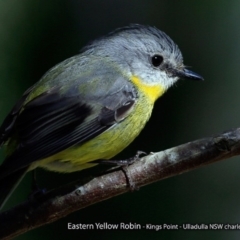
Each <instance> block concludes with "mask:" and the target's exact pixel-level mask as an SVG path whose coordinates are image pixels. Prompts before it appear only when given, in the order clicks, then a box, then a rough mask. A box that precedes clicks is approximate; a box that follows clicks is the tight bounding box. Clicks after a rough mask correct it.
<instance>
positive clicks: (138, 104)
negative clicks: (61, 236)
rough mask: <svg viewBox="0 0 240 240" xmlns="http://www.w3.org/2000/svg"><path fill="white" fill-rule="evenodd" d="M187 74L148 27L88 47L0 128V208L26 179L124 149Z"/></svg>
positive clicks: (175, 52)
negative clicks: (0, 150) (0, 148)
mask: <svg viewBox="0 0 240 240" xmlns="http://www.w3.org/2000/svg"><path fill="white" fill-rule="evenodd" d="M179 78H186V79H196V80H203V79H202V77H201V76H199V75H198V74H196V73H194V72H192V71H190V70H187V69H186V68H185V66H184V64H183V58H182V54H181V52H180V50H179V48H178V46H177V45H176V44H175V43H174V42H173V41H172V40H171V39H170V38H169V37H168V36H167V35H166V34H165V33H164V32H162V31H160V30H158V29H157V28H155V27H149V26H143V25H138V24H134V25H130V26H128V27H123V28H119V29H117V30H115V31H114V32H111V33H110V34H108V35H106V36H105V37H102V38H100V39H98V40H95V41H93V42H91V43H90V44H89V45H87V46H86V47H84V48H83V49H82V50H81V53H80V54H78V55H76V56H73V57H71V58H69V59H67V60H65V61H63V62H61V63H59V64H57V65H56V66H55V67H53V68H52V69H50V70H49V71H48V72H47V73H46V74H45V75H44V76H43V77H42V78H41V79H40V81H38V82H37V83H36V84H35V85H33V86H32V87H31V88H29V89H28V90H27V91H26V92H25V93H24V94H23V96H22V98H21V99H20V100H19V101H18V102H17V103H16V105H15V106H14V107H13V109H12V111H11V112H10V113H9V115H8V116H7V117H6V119H5V120H4V122H3V123H2V126H1V128H0V145H5V146H6V155H7V156H6V159H5V160H4V162H3V163H2V165H1V166H0V206H3V204H4V203H5V201H6V200H7V198H8V196H9V195H10V193H11V192H12V191H13V189H14V188H15V186H16V185H17V184H18V183H19V181H20V180H21V179H22V177H23V176H24V175H25V173H26V172H28V171H31V170H33V169H35V168H37V167H42V168H45V169H47V170H50V171H55V172H64V173H66V172H75V171H79V170H82V169H84V168H89V167H92V166H94V165H96V163H94V161H95V160H99V159H110V158H112V157H113V156H115V155H116V154H117V153H119V152H121V151H122V150H123V149H124V148H125V147H127V146H128V145H129V144H130V143H131V142H132V141H133V140H134V139H135V138H136V137H137V136H138V134H139V133H140V131H141V130H142V129H143V127H144V126H145V124H146V122H147V121H148V120H149V118H150V116H151V113H152V109H153V105H154V102H155V101H156V100H157V99H158V98H159V97H160V96H162V94H163V93H164V92H165V91H166V90H167V89H168V88H169V87H171V86H172V85H173V84H174V83H175V82H176V81H177V80H178V79H179Z"/></svg>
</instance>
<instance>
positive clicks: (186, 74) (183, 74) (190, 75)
mask: <svg viewBox="0 0 240 240" xmlns="http://www.w3.org/2000/svg"><path fill="white" fill-rule="evenodd" d="M175 74H176V75H177V76H178V77H180V78H183V79H190V80H201V81H203V80H204V79H203V77H202V76H200V75H198V74H197V73H195V72H193V71H190V70H188V69H186V68H185V69H183V70H181V71H177V72H176V73H175Z"/></svg>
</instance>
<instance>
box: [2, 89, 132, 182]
mask: <svg viewBox="0 0 240 240" xmlns="http://www.w3.org/2000/svg"><path fill="white" fill-rule="evenodd" d="M126 99H129V98H126ZM129 103H130V104H129ZM133 105H134V100H131V101H129V100H128V101H127V104H124V105H123V106H118V107H117V108H116V109H110V108H108V107H105V106H101V105H100V104H99V103H98V104H93V103H86V102H84V101H83V100H81V99H80V98H79V96H64V95H60V94H59V93H58V92H57V91H55V92H54V91H52V92H47V93H43V94H41V95H40V96H38V97H36V98H35V99H33V100H32V101H30V102H29V103H27V104H26V105H25V106H24V108H23V110H22V111H21V113H20V114H19V116H18V117H17V119H16V121H15V125H14V126H15V129H16V133H17V137H18V139H17V141H18V145H17V147H16V150H15V151H14V152H13V153H12V154H11V155H10V156H8V157H7V159H6V160H5V161H4V163H3V164H2V166H1V167H0V178H4V177H6V176H8V175H9V174H11V173H13V172H16V171H18V170H20V169H22V168H25V167H27V166H28V165H30V164H31V163H32V162H34V161H37V160H40V159H43V158H46V157H49V156H51V155H54V154H56V153H58V152H60V151H62V150H65V149H67V148H69V147H72V146H74V145H79V144H82V143H84V142H86V141H88V140H90V139H92V138H94V137H95V136H97V135H99V134H101V133H102V132H104V131H106V130H107V129H108V128H109V127H111V126H112V125H113V124H115V123H116V122H118V121H121V120H123V118H124V112H125V117H126V116H127V115H128V112H129V111H130V109H131V108H132V107H133ZM89 116H90V117H89ZM88 117H89V118H88ZM86 118H88V119H87V120H86ZM85 120H86V121H85ZM13 166H14V167H13Z"/></svg>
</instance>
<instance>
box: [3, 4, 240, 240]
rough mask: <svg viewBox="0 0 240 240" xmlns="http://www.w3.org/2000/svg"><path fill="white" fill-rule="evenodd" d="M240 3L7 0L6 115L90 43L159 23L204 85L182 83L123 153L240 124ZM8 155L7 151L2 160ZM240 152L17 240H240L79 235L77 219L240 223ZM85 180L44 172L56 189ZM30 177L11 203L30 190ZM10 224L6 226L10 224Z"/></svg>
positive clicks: (171, 234)
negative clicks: (42, 79)
mask: <svg viewBox="0 0 240 240" xmlns="http://www.w3.org/2000/svg"><path fill="white" fill-rule="evenodd" d="M239 22H240V2H239V1H237V0H230V1H223V0H219V1H206V0H204V1H203V0H201V1H200V0H195V1H191V0H182V1H176V0H175V1H174V0H161V1H160V0H142V1H137V0H132V1H127V0H115V1H112V0H102V1H98V0H81V1H80V0H79V1H77V0H58V1H53V0H49V1H40V0H35V1H31V0H21V1H19V0H8V1H4V0H0V86H1V87H0V120H1V121H2V120H3V119H4V117H5V116H6V114H7V113H8V111H9V110H10V109H11V107H12V106H13V104H14V103H15V101H17V99H18V98H19V97H20V96H21V94H22V93H23V92H24V91H25V90H26V89H27V88H28V87H29V86H31V85H32V84H34V83H35V82H36V81H38V80H39V78H40V77H41V76H42V75H43V74H44V73H45V72H46V71H47V70H48V69H49V68H50V67H52V66H54V65H55V64H57V63H58V62H60V61H62V60H64V59H66V58H68V57H70V56H72V55H74V54H77V53H78V51H79V50H80V48H81V47H82V46H84V45H85V44H86V43H87V42H88V41H89V40H93V39H95V38H96V37H99V36H101V35H104V34H106V33H108V32H109V31H111V30H113V29H115V28H117V27H120V26H124V25H127V24H129V23H142V24H148V25H154V26H156V27H158V28H159V29H161V30H163V31H165V32H166V33H167V34H168V35H169V36H170V37H171V38H172V39H173V40H174V41H175V42H176V43H177V44H178V45H179V47H180V49H181V51H182V53H183V56H184V59H185V64H186V65H188V66H192V69H193V70H194V71H196V72H197V73H199V74H201V75H202V76H203V77H204V78H205V81H204V82H191V81H185V82H183V81H182V82H179V83H178V84H177V85H176V86H175V87H173V88H172V89H171V90H169V92H168V93H167V94H166V95H164V97H162V98H161V99H159V100H158V102H157V104H156V105H155V108H154V113H153V115H152V118H151V120H150V122H149V123H148V124H147V126H146V128H145V129H144V131H143V132H142V133H141V135H140V136H139V137H138V138H137V139H136V140H135V141H134V143H133V144H131V146H130V147H128V148H127V149H126V150H125V151H124V152H123V153H121V154H120V155H119V156H117V158H118V159H121V158H127V157H130V156H133V155H134V154H135V152H136V151H137V150H144V151H147V152H150V151H152V152H156V151H160V150H163V149H166V148H169V147H172V146H176V145H179V144H182V143H185V142H188V141H192V140H195V139H198V138H202V137H207V136H212V135H214V134H217V133H220V132H222V131H225V130H229V129H231V128H235V127H239V126H240V113H239V111H238V110H239V103H240V94H239V92H240V80H239V79H240V77H239V68H240V44H239V43H240V28H239ZM1 159H3V157H2V158H1ZM238 169H240V163H239V158H233V159H230V160H227V161H223V162H219V163H215V164H212V165H210V166H206V167H203V168H200V169H197V170H195V171H191V172H188V173H186V174H183V175H180V176H176V177H172V178H169V179H166V180H164V181H161V182H159V183H155V184H152V185H150V186H146V187H144V188H141V189H140V191H136V192H133V193H127V194H124V195H122V196H118V197H116V198H113V199H110V200H107V201H105V202H102V203H99V204H96V205H94V206H91V207H88V208H86V209H84V210H81V211H78V212H75V213H74V214H71V215H69V216H68V217H66V218H64V219H62V220H60V221H57V222H55V223H52V224H50V225H47V226H44V227H41V228H38V229H36V230H33V231H30V232H28V233H26V234H24V235H22V236H20V237H18V238H17V239H19V240H22V239H24V240H25V239H45V240H47V239H66V238H69V239H84V238H85V239H86V238H87V239H95V238H96V239H123V238H125V239H146V238H147V237H148V238H150V239H160V238H161V239H168V240H171V239H196V240H198V239H202V238H203V237H204V238H205V239H206V240H207V239H219V240H221V239H226V237H228V239H239V235H240V233H239V232H238V231H184V230H179V231H176V230H175V231H158V232H156V231H150V230H149V231H147V230H141V231H130V230H128V231H92V230H90V231H83V230H82V231H69V230H67V223H68V222H72V223H95V222H108V223H120V222H126V223H128V222H133V223H140V224H145V223H152V224H163V223H169V224H182V223H191V224H195V223H199V224H200V223H206V224H207V223H230V224H234V223H240V207H239V202H240V192H239V188H240V183H239V182H240V181H239V180H240V177H239V174H238V173H239V170H238ZM78 176H81V173H77V174H69V175H61V174H56V173H49V172H45V171H43V170H39V171H38V182H39V185H40V186H41V187H45V188H47V189H50V188H52V187H54V186H56V185H61V184H64V183H65V182H69V181H71V180H73V179H76V178H77V177H78ZM30 177H31V176H29V174H28V176H26V177H25V179H24V181H23V182H22V184H21V185H20V186H19V188H18V189H17V191H16V193H15V194H14V195H13V197H12V198H11V200H10V201H9V205H8V207H9V206H11V205H13V204H16V203H18V202H20V201H22V200H24V199H26V197H27V196H28V194H29V192H30ZM0 227H1V223H0Z"/></svg>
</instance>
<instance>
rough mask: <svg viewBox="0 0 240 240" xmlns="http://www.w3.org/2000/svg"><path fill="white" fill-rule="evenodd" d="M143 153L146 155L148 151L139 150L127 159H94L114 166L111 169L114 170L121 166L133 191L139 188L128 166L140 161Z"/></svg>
mask: <svg viewBox="0 0 240 240" xmlns="http://www.w3.org/2000/svg"><path fill="white" fill-rule="evenodd" d="M141 155H146V153H145V152H143V151H137V153H136V155H135V156H134V157H131V158H128V159H125V160H102V159H101V160H97V161H94V162H96V163H99V164H105V165H112V166H114V167H113V168H111V169H110V170H113V169H115V168H119V167H120V168H121V169H122V171H123V172H124V175H125V177H126V179H127V182H128V185H129V187H130V189H131V191H136V190H138V189H139V188H138V187H137V186H136V184H135V183H134V181H133V180H132V177H131V174H130V172H129V170H128V168H127V166H129V165H131V164H133V163H135V162H136V161H138V160H139V159H140V156H141Z"/></svg>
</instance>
